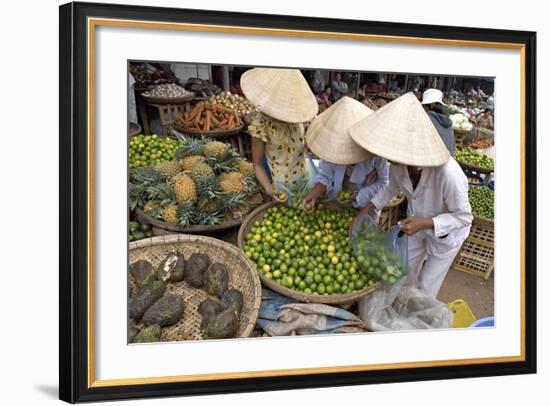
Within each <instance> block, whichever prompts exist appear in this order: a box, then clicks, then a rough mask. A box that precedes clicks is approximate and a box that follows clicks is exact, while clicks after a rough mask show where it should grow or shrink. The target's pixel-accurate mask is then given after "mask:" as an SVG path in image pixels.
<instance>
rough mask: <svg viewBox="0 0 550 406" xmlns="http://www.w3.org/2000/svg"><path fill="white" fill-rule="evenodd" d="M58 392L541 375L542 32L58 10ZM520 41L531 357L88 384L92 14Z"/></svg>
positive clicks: (68, 395)
mask: <svg viewBox="0 0 550 406" xmlns="http://www.w3.org/2000/svg"><path fill="white" fill-rule="evenodd" d="M59 13H60V36H59V41H60V42H59V48H60V61H59V62H60V76H59V79H60V89H59V92H60V113H59V122H60V161H59V165H60V171H59V172H60V179H59V180H60V196H59V198H60V212H59V215H60V224H59V227H60V252H59V259H60V269H59V316H60V329H59V335H60V341H59V354H60V358H59V363H60V374H59V397H60V399H62V400H64V401H67V402H71V403H74V402H83V401H99V400H113V399H127V398H146V397H159V396H180V395H197V394H219V393H235V392H248V391H268V390H280V389H296V388H312V387H327V386H344V385H360V384H372V383H388V382H404V381H422V380H432V379H449V378H469V377H482V376H497V375H513V374H527V373H535V372H536V349H537V347H536V318H537V309H536V269H537V268H536V265H537V264H536V256H537V255H536V254H537V253H536V175H537V174H536V33H535V32H527V31H510V30H497V29H481V28H464V27H450V26H435V25H420V24H402V23H389V22H375V21H357V20H343V19H325V18H322V19H321V18H309V17H296V16H281V15H263V14H248V13H233V12H218V11H205V10H187V9H174V8H160V7H143V6H126V5H113V4H93V3H69V4H65V5H62V6H60V9H59ZM88 17H103V18H119V19H132V20H141V21H162V22H174V23H194V24H209V25H226V26H227V25H231V26H244V27H261V28H270V29H292V30H304V31H310V30H311V31H323V32H345V33H353V34H370V35H383V36H384V35H391V36H398V37H400V36H403V37H415V38H430V39H448V40H458V41H484V42H491V43H513V44H520V45H522V46H523V47H524V53H525V55H524V57H525V66H524V69H525V83H524V90H525V105H524V120H525V121H524V128H525V137H524V142H525V145H524V147H525V168H524V171H525V185H524V191H525V196H524V205H525V206H524V207H525V210H524V218H523V219H522V220H523V222H524V225H525V242H524V244H525V255H524V264H523V265H524V267H525V270H526V271H525V291H524V292H523V295H524V303H525V306H524V307H525V315H526V316H525V319H524V331H525V343H524V344H525V346H524V348H525V357H524V360H522V361H518V362H495V363H489V364H476V365H461V366H439V367H415V368H405V369H394V370H378V371H368V372H339V373H319V374H309V375H295V376H278V377H269V378H261V377H257V378H245V379H224V380H214V381H200V382H179V383H161V384H137V385H125V386H112V387H90V385H89V380H88V367H89V365H88V351H87V348H88V319H87V317H88V313H87V305H88V299H89V298H88V286H87V278H86V269H87V266H88V260H89V258H88V252H87V247H88V246H87V238H88V237H87V235H88V234H87V231H88V229H87V227H88V223H87V222H88V218H87V209H88V204H89V196H88V189H87V181H88V178H87V165H88V162H87V124H88V123H87V113H88V111H87V100H88V99H87V97H88V94H87V86H86V84H87V77H86V75H87V53H86V44H87V42H86V41H87V24H86V21H87V18H88Z"/></svg>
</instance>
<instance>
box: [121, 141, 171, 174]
mask: <svg viewBox="0 0 550 406" xmlns="http://www.w3.org/2000/svg"><path fill="white" fill-rule="evenodd" d="M178 145H179V143H178V141H177V140H175V139H172V138H168V137H157V136H156V135H141V134H140V135H136V136H134V137H132V139H130V141H129V143H128V162H129V166H130V168H137V167H148V166H153V165H156V164H159V163H161V162H163V161H168V160H172V159H174V157H175V152H176V148H177V146H178Z"/></svg>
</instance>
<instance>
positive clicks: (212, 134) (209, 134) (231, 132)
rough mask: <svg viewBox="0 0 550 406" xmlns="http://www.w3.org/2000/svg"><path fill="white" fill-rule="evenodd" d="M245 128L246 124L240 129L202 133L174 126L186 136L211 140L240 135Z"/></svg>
mask: <svg viewBox="0 0 550 406" xmlns="http://www.w3.org/2000/svg"><path fill="white" fill-rule="evenodd" d="M243 128H244V124H243V125H240V126H238V127H234V128H229V129H227V130H215V131H202V130H191V129H188V128H187V129H186V128H181V127H178V126H177V125H176V124H174V129H175V130H176V131H177V132H179V133H181V134H185V135H190V136H192V137H210V138H223V137H229V136H231V135H235V134H238V133H240V132H241V131H242V129H243Z"/></svg>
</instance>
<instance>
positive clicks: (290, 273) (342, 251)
mask: <svg viewBox="0 0 550 406" xmlns="http://www.w3.org/2000/svg"><path fill="white" fill-rule="evenodd" d="M352 217H353V212H352V211H351V210H341V211H335V210H332V209H330V208H328V207H325V206H323V205H322V204H321V205H319V206H318V207H317V209H316V210H315V211H314V212H312V213H305V212H304V211H303V210H301V209H298V208H292V207H288V206H279V207H272V208H270V209H268V210H266V212H265V214H264V217H263V219H262V220H261V221H256V222H255V224H254V226H253V227H252V228H251V229H250V231H249V232H248V234H247V235H246V237H245V238H246V245H245V253H246V255H247V256H248V257H249V258H250V259H251V260H252V262H253V263H254V264H255V266H256V269H257V270H258V272H260V273H261V274H262V275H263V276H264V277H265V278H268V279H271V280H273V281H274V282H276V283H278V284H280V285H282V286H284V287H287V288H290V289H294V290H297V291H300V292H304V293H306V294H314V295H334V294H345V293H351V292H354V291H357V290H361V289H363V288H365V287H367V286H371V285H373V284H374V283H375V281H374V279H373V278H369V277H368V276H367V274H365V273H362V272H360V271H359V268H358V262H357V260H356V258H355V256H354V255H353V252H352V247H351V240H350V237H349V235H348V230H349V226H350V223H351V220H352Z"/></svg>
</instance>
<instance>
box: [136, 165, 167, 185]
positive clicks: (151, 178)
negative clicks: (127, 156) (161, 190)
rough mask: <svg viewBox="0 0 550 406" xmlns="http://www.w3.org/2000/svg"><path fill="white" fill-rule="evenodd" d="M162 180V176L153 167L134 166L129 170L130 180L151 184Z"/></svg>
mask: <svg viewBox="0 0 550 406" xmlns="http://www.w3.org/2000/svg"><path fill="white" fill-rule="evenodd" d="M163 180H164V176H163V175H162V174H161V173H159V172H158V171H156V170H154V169H153V168H135V169H132V170H131V171H130V181H131V182H135V183H137V184H141V185H152V184H155V183H158V182H161V181H163Z"/></svg>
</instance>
